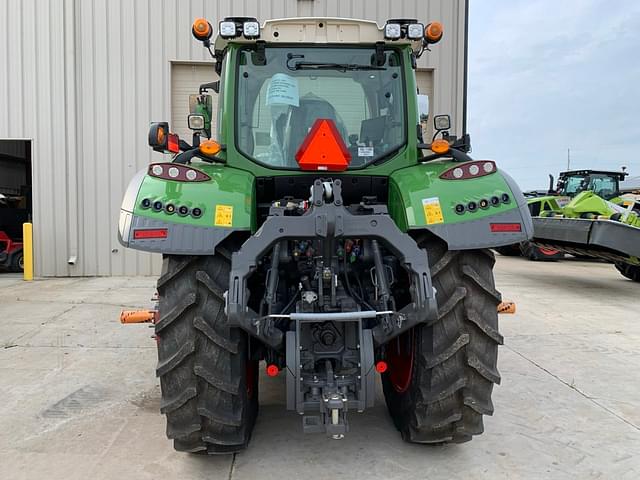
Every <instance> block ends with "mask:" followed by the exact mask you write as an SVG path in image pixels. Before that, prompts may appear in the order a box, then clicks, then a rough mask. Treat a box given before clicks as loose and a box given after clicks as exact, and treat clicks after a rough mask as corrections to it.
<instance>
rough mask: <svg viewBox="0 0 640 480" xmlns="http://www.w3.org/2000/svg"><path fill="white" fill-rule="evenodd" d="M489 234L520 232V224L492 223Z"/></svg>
mask: <svg viewBox="0 0 640 480" xmlns="http://www.w3.org/2000/svg"><path fill="white" fill-rule="evenodd" d="M490 226H491V233H517V232H521V231H522V224H520V223H492V224H491V225H490Z"/></svg>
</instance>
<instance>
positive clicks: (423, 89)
mask: <svg viewBox="0 0 640 480" xmlns="http://www.w3.org/2000/svg"><path fill="white" fill-rule="evenodd" d="M416 84H417V85H418V92H419V93H420V95H426V96H427V97H429V119H428V121H427V123H426V124H423V125H422V132H423V135H424V140H425V142H427V143H430V142H431V137H432V136H433V107H434V103H435V99H434V97H433V70H419V71H417V72H416Z"/></svg>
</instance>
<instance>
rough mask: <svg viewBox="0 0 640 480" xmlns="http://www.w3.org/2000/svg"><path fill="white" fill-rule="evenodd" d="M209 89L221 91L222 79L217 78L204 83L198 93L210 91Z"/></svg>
mask: <svg viewBox="0 0 640 480" xmlns="http://www.w3.org/2000/svg"><path fill="white" fill-rule="evenodd" d="M209 89H211V90H213V91H214V92H216V93H220V80H216V81H215V82H210V83H203V84H202V85H200V88H199V89H198V93H200V95H202V94H203V93H206V92H208V91H209Z"/></svg>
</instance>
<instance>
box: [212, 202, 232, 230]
mask: <svg viewBox="0 0 640 480" xmlns="http://www.w3.org/2000/svg"><path fill="white" fill-rule="evenodd" d="M213 224H214V225H215V226H216V227H230V226H231V225H232V224H233V207H232V206H231V205H216V216H215V218H214V221H213Z"/></svg>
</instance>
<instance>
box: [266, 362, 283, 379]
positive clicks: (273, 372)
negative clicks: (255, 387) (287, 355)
mask: <svg viewBox="0 0 640 480" xmlns="http://www.w3.org/2000/svg"><path fill="white" fill-rule="evenodd" d="M278 373H280V369H279V368H278V366H277V365H274V364H271V365H267V375H269V376H270V377H275V376H277V375H278Z"/></svg>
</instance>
